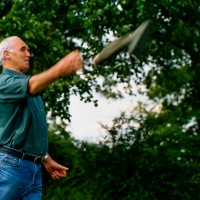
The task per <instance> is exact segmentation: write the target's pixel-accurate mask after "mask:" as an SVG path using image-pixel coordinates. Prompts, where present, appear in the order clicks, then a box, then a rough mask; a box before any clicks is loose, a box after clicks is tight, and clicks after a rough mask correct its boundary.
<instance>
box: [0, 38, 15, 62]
mask: <svg viewBox="0 0 200 200" xmlns="http://www.w3.org/2000/svg"><path fill="white" fill-rule="evenodd" d="M16 38H19V37H17V36H10V37H7V38H5V39H4V40H2V41H1V43H0V65H3V64H4V61H5V58H4V55H3V54H4V51H6V50H7V51H9V52H12V51H13V43H12V40H13V39H16Z"/></svg>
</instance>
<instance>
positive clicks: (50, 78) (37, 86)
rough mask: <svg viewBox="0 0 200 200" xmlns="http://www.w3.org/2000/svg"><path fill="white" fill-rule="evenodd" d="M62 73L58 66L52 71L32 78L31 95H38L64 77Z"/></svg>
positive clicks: (30, 81)
mask: <svg viewBox="0 0 200 200" xmlns="http://www.w3.org/2000/svg"><path fill="white" fill-rule="evenodd" d="M62 74H63V73H62V71H61V70H60V69H59V66H58V65H57V64H56V65H55V66H53V67H51V68H50V69H48V70H46V71H44V72H41V73H39V74H36V75H34V76H32V77H31V78H30V80H29V87H28V90H29V93H30V94H36V93H39V92H41V91H42V90H44V89H45V88H47V87H48V86H49V85H50V84H52V83H53V82H54V81H56V80H57V79H58V78H59V77H61V76H62Z"/></svg>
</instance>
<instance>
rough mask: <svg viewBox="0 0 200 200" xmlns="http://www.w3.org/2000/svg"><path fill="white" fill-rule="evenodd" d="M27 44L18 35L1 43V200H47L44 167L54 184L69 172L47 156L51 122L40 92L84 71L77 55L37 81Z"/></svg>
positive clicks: (43, 74) (69, 57)
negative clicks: (42, 178)
mask: <svg viewBox="0 0 200 200" xmlns="http://www.w3.org/2000/svg"><path fill="white" fill-rule="evenodd" d="M29 59H30V53H29V48H28V46H27V44H26V43H25V42H24V41H23V40H22V39H20V38H19V37H17V36H11V37H8V38H6V39H4V40H3V41H2V42H1V43H0V65H2V66H3V72H2V74H1V75H0V199H1V200H17V199H20V200H21V199H23V200H26V199H28V200H39V199H41V196H42V180H41V163H42V164H43V165H44V166H45V168H46V170H47V171H48V172H49V173H50V175H51V176H52V178H53V179H54V180H58V179H60V178H61V177H65V176H66V174H67V170H68V168H67V167H65V166H62V165H60V164H58V163H57V162H55V161H54V160H53V159H52V158H51V157H50V156H49V154H48V134H47V122H46V116H45V111H44V106H43V103H42V100H41V97H40V95H39V93H40V92H41V91H42V90H44V89H45V88H47V87H48V86H49V85H50V84H51V83H53V82H54V81H55V80H57V79H58V78H59V77H61V76H64V75H69V74H72V73H75V72H76V71H77V70H79V69H81V68H82V67H83V60H82V58H81V55H80V53H79V52H78V51H73V52H71V53H70V54H68V55H66V56H65V57H63V58H62V59H61V60H60V61H59V62H58V63H56V64H55V65H54V66H52V67H51V68H49V69H48V70H46V71H44V72H41V73H39V74H36V75H33V76H27V75H25V73H26V72H27V71H28V69H29Z"/></svg>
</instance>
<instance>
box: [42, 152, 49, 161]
mask: <svg viewBox="0 0 200 200" xmlns="http://www.w3.org/2000/svg"><path fill="white" fill-rule="evenodd" d="M48 157H50V155H49V154H48V153H46V155H45V156H44V157H43V158H42V162H44V161H45V160H46V159H47V158H48Z"/></svg>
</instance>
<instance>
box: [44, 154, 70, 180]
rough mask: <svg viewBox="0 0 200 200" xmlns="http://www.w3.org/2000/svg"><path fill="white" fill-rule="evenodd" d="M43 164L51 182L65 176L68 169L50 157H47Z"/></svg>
mask: <svg viewBox="0 0 200 200" xmlns="http://www.w3.org/2000/svg"><path fill="white" fill-rule="evenodd" d="M43 164H44V166H45V168H46V170H47V171H48V172H49V174H50V175H51V177H52V179H53V180H59V179H60V178H63V177H65V176H66V175H67V170H68V168H67V167H65V166H62V165H60V164H58V163H57V162H55V161H54V160H53V159H52V158H51V157H48V158H47V159H46V160H45V161H44V162H43Z"/></svg>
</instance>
